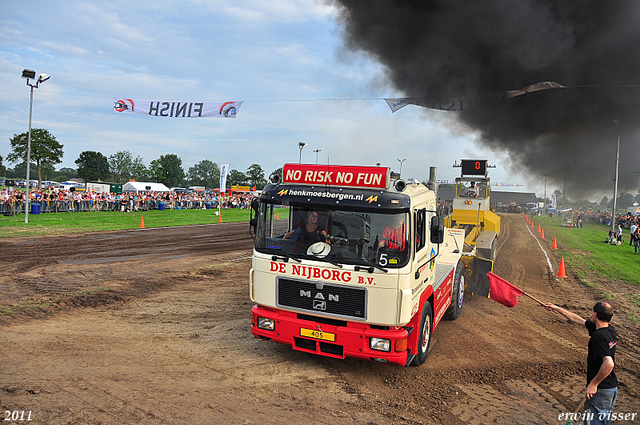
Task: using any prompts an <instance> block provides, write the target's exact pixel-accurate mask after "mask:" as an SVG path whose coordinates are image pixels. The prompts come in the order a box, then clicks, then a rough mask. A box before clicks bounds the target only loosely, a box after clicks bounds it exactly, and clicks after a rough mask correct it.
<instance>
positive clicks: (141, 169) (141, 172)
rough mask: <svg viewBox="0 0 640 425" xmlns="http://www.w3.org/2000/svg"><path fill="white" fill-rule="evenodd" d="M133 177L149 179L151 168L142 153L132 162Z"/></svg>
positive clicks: (142, 179) (137, 179) (138, 179)
mask: <svg viewBox="0 0 640 425" xmlns="http://www.w3.org/2000/svg"><path fill="white" fill-rule="evenodd" d="M131 178H133V179H134V180H136V181H145V180H149V170H148V169H147V166H146V165H144V161H143V160H142V157H141V156H140V155H138V156H136V158H135V159H134V160H133V163H132V164H131Z"/></svg>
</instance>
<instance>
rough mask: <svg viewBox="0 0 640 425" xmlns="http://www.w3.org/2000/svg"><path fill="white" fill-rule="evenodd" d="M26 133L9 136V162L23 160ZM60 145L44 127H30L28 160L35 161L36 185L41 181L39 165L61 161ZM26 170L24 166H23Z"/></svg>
mask: <svg viewBox="0 0 640 425" xmlns="http://www.w3.org/2000/svg"><path fill="white" fill-rule="evenodd" d="M28 136H29V134H28V133H22V134H14V135H13V137H12V138H11V140H10V142H11V150H12V152H11V153H10V154H9V155H7V160H8V161H9V162H11V163H16V162H18V161H25V162H26V158H27V142H28ZM62 147H63V146H62V145H61V144H60V143H59V142H58V141H57V140H56V138H55V137H54V136H53V135H52V134H51V133H49V130H45V129H44V128H33V129H31V155H30V160H32V161H35V163H36V166H37V170H38V187H40V186H41V183H42V173H41V166H42V164H43V163H46V164H51V165H54V164H59V163H60V162H62V155H63V152H62ZM25 171H26V168H25Z"/></svg>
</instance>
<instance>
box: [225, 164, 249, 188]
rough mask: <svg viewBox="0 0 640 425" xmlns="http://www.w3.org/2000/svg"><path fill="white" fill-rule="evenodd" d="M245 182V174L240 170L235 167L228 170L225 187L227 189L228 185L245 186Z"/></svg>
mask: <svg viewBox="0 0 640 425" xmlns="http://www.w3.org/2000/svg"><path fill="white" fill-rule="evenodd" d="M247 184H248V179H247V176H246V175H245V174H244V173H243V172H242V171H238V170H235V169H234V170H231V171H229V175H228V176H227V189H229V187H230V186H235V185H240V186H246V185H247Z"/></svg>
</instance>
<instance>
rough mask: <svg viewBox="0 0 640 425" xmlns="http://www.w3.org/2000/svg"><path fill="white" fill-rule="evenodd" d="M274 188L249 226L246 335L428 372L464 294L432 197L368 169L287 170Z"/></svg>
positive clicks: (451, 232)
mask: <svg viewBox="0 0 640 425" xmlns="http://www.w3.org/2000/svg"><path fill="white" fill-rule="evenodd" d="M434 179H435V173H434ZM270 180H271V184H268V185H267V186H265V188H264V190H263V191H262V192H261V193H260V196H259V198H256V199H255V200H254V202H253V204H252V214H251V219H250V232H251V234H252V236H253V237H254V239H255V245H254V250H253V258H252V266H251V271H250V297H251V300H252V301H253V302H254V303H255V305H254V306H253V308H252V309H251V332H252V333H253V335H255V336H256V337H258V338H262V339H265V340H270V341H275V342H278V343H282V344H286V345H289V346H291V347H292V348H293V349H294V350H299V351H303V352H307V353H313V354H317V355H322V356H327V357H334V358H345V357H351V358H359V359H365V360H371V361H375V362H385V363H392V364H397V365H402V366H405V365H416V366H417V365H420V364H422V363H424V362H425V360H426V358H427V354H428V353H429V346H430V342H431V335H432V332H433V331H434V330H435V329H436V327H437V326H438V324H439V323H440V321H441V320H442V319H456V318H457V317H458V316H459V315H460V312H461V310H462V306H463V301H464V293H465V281H464V279H465V277H464V276H465V275H464V272H465V270H464V268H465V267H464V264H463V262H462V261H461V256H462V250H463V247H464V243H465V242H464V239H465V230H464V229H462V228H461V229H453V228H447V227H445V226H444V217H442V216H439V215H438V213H437V210H436V205H437V203H436V195H435V192H434V191H433V190H430V189H428V188H427V187H425V186H424V185H423V184H422V183H419V182H417V181H415V180H414V181H410V182H406V181H404V180H401V179H400V178H399V175H398V174H396V173H393V172H392V171H391V169H389V168H385V167H372V166H365V167H361V166H333V165H331V166H329V165H315V164H286V165H285V166H284V167H283V174H282V178H281V179H280V178H279V176H277V175H272V176H271V177H270ZM434 181H435V180H434ZM487 271H488V270H487Z"/></svg>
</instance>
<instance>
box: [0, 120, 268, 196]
mask: <svg viewBox="0 0 640 425" xmlns="http://www.w3.org/2000/svg"><path fill="white" fill-rule="evenodd" d="M27 139H28V133H26V132H25V133H22V134H14V136H13V137H12V138H11V139H10V143H11V153H9V155H7V161H8V162H9V163H10V164H16V165H15V166H14V168H13V169H11V168H8V169H7V168H6V167H4V166H3V165H2V162H3V158H2V157H1V156H0V176H6V177H7V178H24V177H25V176H26V170H27V168H26V156H27V142H28V140H27ZM30 150H31V153H30V160H31V161H30V162H31V164H30V171H29V172H30V174H31V176H33V177H32V178H33V179H34V180H35V179H36V178H35V177H36V176H37V180H38V186H40V185H41V182H42V181H43V180H55V181H66V180H69V179H71V178H74V177H79V178H81V179H83V180H84V181H105V182H113V183H126V182H128V181H130V180H135V181H153V182H157V183H163V184H165V185H166V186H168V187H182V186H205V187H207V188H216V187H218V186H219V185H220V167H219V165H218V164H217V163H215V162H213V161H211V160H208V159H203V160H202V161H200V162H198V163H196V164H194V165H193V166H192V167H189V169H188V170H187V171H186V172H185V170H184V168H183V166H182V159H180V157H178V156H177V155H176V154H171V153H170V154H166V155H161V156H160V157H159V158H157V159H154V160H153V161H151V162H150V163H149V165H148V166H147V165H145V163H144V161H143V159H142V157H141V156H140V155H138V156H136V157H135V158H134V156H133V154H132V153H131V152H129V151H127V150H123V151H119V152H116V153H114V154H112V155H109V156H108V157H107V156H106V155H104V154H103V153H102V152H96V151H89V150H87V151H84V152H82V153H80V155H79V156H78V158H77V159H76V160H75V163H76V165H77V169H72V168H66V167H63V168H61V169H60V170H57V171H56V170H55V168H54V165H55V164H59V163H60V162H62V156H63V145H62V144H61V143H60V142H58V141H57V140H56V138H55V136H54V135H52V134H51V133H50V132H49V131H48V130H46V129H42V128H34V129H32V130H31V149H30ZM276 171H277V170H276ZM43 177H44V178H43ZM266 183H267V180H266V179H265V172H264V170H263V169H262V167H261V166H260V165H259V164H251V165H250V166H249V167H248V168H247V170H246V171H244V172H242V171H239V170H236V169H232V170H230V171H229V174H228V175H227V186H232V185H241V186H256V187H258V188H262V187H264V185H265V184H266Z"/></svg>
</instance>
